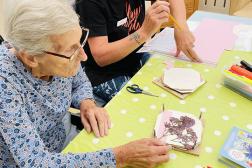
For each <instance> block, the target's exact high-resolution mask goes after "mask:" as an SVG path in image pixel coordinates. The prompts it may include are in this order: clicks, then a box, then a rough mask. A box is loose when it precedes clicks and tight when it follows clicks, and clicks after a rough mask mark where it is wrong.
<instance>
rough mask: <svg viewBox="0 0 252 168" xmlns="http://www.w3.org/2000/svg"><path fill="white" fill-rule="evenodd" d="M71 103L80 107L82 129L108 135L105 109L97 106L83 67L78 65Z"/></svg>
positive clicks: (108, 123) (98, 135) (109, 124)
mask: <svg viewBox="0 0 252 168" xmlns="http://www.w3.org/2000/svg"><path fill="white" fill-rule="evenodd" d="M72 87H73V89H72V95H73V96H72V104H73V105H75V107H77V108H79V109H80V117H81V121H82V124H83V126H84V129H85V130H86V131H87V132H88V133H90V132H91V131H93V132H94V134H95V136H96V137H103V136H106V135H108V130H109V128H110V127H111V122H110V118H109V115H108V113H107V111H106V110H105V109H104V108H100V107H97V106H96V104H95V101H94V98H93V93H92V86H91V83H90V81H89V79H88V78H87V75H86V73H85V72H84V69H82V68H81V67H80V69H79V71H78V73H77V75H76V76H75V77H74V78H73V82H72Z"/></svg>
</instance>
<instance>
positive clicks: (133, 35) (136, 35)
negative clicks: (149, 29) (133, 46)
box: [130, 32, 141, 45]
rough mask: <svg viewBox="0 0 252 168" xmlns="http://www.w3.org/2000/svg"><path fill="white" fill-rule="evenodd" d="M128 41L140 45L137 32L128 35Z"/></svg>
mask: <svg viewBox="0 0 252 168" xmlns="http://www.w3.org/2000/svg"><path fill="white" fill-rule="evenodd" d="M130 40H135V41H136V42H137V44H139V45H141V42H140V35H139V33H138V32H134V33H132V34H131V35H130Z"/></svg>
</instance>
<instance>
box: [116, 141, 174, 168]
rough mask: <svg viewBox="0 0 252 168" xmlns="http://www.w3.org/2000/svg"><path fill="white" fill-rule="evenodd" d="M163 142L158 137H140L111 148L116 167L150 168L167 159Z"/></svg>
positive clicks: (165, 146)
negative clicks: (140, 138)
mask: <svg viewBox="0 0 252 168" xmlns="http://www.w3.org/2000/svg"><path fill="white" fill-rule="evenodd" d="M169 149H170V147H168V146H167V145H166V144H165V143H163V142H161V141H160V140H158V139H154V138H151V139H142V140H137V141H133V142H130V143H128V144H126V145H122V146H119V147H116V148H114V149H113V151H114V154H115V157H116V164H117V167H125V166H129V167H139V168H152V167H155V166H156V165H158V164H161V163H164V162H167V161H168V160H169V154H168V151H169Z"/></svg>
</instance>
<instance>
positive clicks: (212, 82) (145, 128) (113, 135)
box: [63, 51, 252, 168]
mask: <svg viewBox="0 0 252 168" xmlns="http://www.w3.org/2000/svg"><path fill="white" fill-rule="evenodd" d="M241 59H246V60H248V61H252V53H247V52H238V51H237V52H236V51H225V52H224V53H223V55H222V57H221V60H220V62H219V64H218V66H217V67H211V66H207V65H203V64H194V63H189V62H184V61H179V60H174V59H172V58H170V57H166V56H162V55H159V54H154V55H153V57H152V58H151V59H150V60H149V61H148V62H147V63H146V64H145V66H144V67H143V68H142V69H141V70H140V71H139V72H138V73H137V74H136V75H135V76H134V77H133V78H132V79H131V80H130V81H129V82H128V84H127V85H129V84H133V83H134V84H138V85H139V86H140V87H142V88H144V89H145V90H147V91H149V92H152V93H154V94H157V95H160V97H159V98H155V97H151V96H146V95H135V94H131V93H129V92H127V91H126V89H125V87H124V88H123V89H122V90H121V91H120V92H119V94H117V95H116V96H115V97H114V98H113V100H112V101H110V102H109V103H108V104H107V106H106V109H107V111H108V113H109V114H110V116H111V120H112V123H113V124H112V125H113V127H112V129H111V130H110V133H109V136H107V137H105V138H100V139H97V138H95V137H94V135H93V134H87V133H86V132H85V131H82V132H81V133H80V134H79V135H78V136H77V137H76V138H75V139H74V140H73V141H72V142H71V143H70V144H69V145H68V146H67V147H66V148H65V150H64V151H63V152H64V153H67V152H73V153H80V152H88V151H96V150H99V149H102V148H111V147H115V146H118V145H121V144H125V143H127V142H129V141H132V140H136V139H140V138H145V137H151V136H152V135H153V128H154V125H155V120H156V117H157V115H158V114H159V112H160V111H161V107H162V104H163V103H164V104H165V107H166V109H173V110H178V111H182V112H188V113H192V114H195V115H196V116H198V115H199V114H200V111H202V112H204V113H203V119H204V120H205V129H204V135H203V142H202V149H201V154H200V156H199V157H197V156H192V155H189V154H184V153H181V152H177V151H173V150H172V151H171V152H170V159H171V160H170V162H168V163H166V164H163V165H160V167H168V168H184V167H186V168H201V167H202V168H203V167H206V166H211V167H214V168H222V167H225V166H224V165H222V164H221V163H219V162H218V156H219V151H220V149H221V146H222V145H223V143H224V142H225V139H226V138H227V136H228V134H229V131H230V130H231V128H232V127H233V126H238V127H240V128H242V129H245V130H248V131H252V102H251V101H249V100H248V99H246V98H244V97H242V96H240V95H239V94H237V93H235V92H233V91H231V90H229V89H227V88H226V87H224V86H222V84H221V72H222V70H223V69H224V68H225V67H228V66H229V65H231V64H233V63H236V62H237V63H238V62H239V61H240V60H241ZM166 60H169V61H171V62H174V66H175V67H188V68H193V69H195V70H197V71H199V72H201V74H202V76H203V78H204V79H205V80H207V83H206V84H205V85H203V86H202V87H201V88H200V89H199V90H197V91H196V92H195V93H193V94H192V95H190V96H189V97H187V98H186V99H185V100H180V99H179V98H177V97H175V96H173V95H172V94H170V93H168V92H166V91H164V90H163V89H161V88H159V87H158V86H156V85H155V84H153V83H152V80H153V79H155V78H157V77H160V76H161V75H162V73H163V70H164V68H165V67H166V65H165V64H164V62H165V61H166Z"/></svg>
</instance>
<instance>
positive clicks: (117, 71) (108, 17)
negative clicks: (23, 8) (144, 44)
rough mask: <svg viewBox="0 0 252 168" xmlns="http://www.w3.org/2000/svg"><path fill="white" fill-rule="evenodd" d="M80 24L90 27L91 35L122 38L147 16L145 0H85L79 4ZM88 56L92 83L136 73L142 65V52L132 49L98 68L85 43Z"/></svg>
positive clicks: (136, 28)
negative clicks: (114, 60) (121, 22)
mask: <svg viewBox="0 0 252 168" xmlns="http://www.w3.org/2000/svg"><path fill="white" fill-rule="evenodd" d="M76 11H77V13H78V14H79V15H80V22H81V26H83V27H86V28H89V29H90V37H95V36H108V41H109V42H114V41H117V40H120V39H122V38H124V37H126V36H128V35H129V34H131V33H133V32H135V31H136V30H138V29H139V28H140V27H141V25H142V23H143V21H144V15H145V1H144V0H82V1H79V2H78V3H77V4H76ZM126 17H127V22H126V23H124V24H122V25H120V26H118V25H117V24H118V21H121V20H123V19H125V18H126ZM84 49H85V52H86V54H87V56H88V60H87V62H85V63H84V64H83V65H84V66H85V70H86V74H87V75H88V77H89V79H90V81H91V83H92V85H93V86H96V85H99V84H101V83H103V82H105V81H108V80H111V79H112V78H115V77H117V76H120V75H128V76H133V75H134V74H135V73H136V72H137V69H138V68H139V66H140V63H139V62H140V58H141V56H142V54H138V53H136V51H137V50H138V49H136V50H135V51H133V52H132V53H131V54H129V55H128V56H127V57H125V58H124V59H122V60H120V61H118V62H116V63H113V64H111V65H108V66H105V67H99V66H98V65H97V64H96V62H95V61H94V58H93V56H92V54H91V52H90V49H89V45H88V44H86V45H85V47H84Z"/></svg>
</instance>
